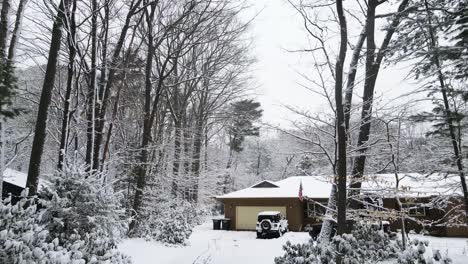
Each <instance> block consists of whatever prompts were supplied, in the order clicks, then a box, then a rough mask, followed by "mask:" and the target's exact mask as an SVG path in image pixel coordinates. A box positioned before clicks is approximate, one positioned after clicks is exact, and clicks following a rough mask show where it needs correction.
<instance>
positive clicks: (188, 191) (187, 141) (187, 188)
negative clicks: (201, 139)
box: [182, 111, 193, 201]
mask: <svg viewBox="0 0 468 264" xmlns="http://www.w3.org/2000/svg"><path fill="white" fill-rule="evenodd" d="M184 115H185V116H184V118H183V120H184V125H183V127H184V129H183V142H184V144H183V146H184V155H183V159H182V161H183V164H184V166H183V168H184V172H183V183H184V198H185V199H186V200H187V201H191V199H192V187H193V186H192V183H191V181H192V177H191V175H190V165H191V162H190V158H191V157H192V155H191V153H190V147H191V144H192V137H191V134H190V131H189V128H190V125H189V120H187V118H188V117H187V116H186V115H187V114H186V113H185V111H184Z"/></svg>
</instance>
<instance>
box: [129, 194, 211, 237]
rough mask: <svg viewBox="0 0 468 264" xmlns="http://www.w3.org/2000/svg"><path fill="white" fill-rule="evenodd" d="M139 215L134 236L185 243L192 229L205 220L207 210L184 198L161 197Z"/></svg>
mask: <svg viewBox="0 0 468 264" xmlns="http://www.w3.org/2000/svg"><path fill="white" fill-rule="evenodd" d="M148 209H150V210H146V214H145V215H142V216H140V217H139V219H144V220H140V221H138V222H139V224H138V226H137V230H136V232H135V233H134V236H138V237H144V238H146V239H154V240H156V241H160V242H163V243H167V244H184V243H185V242H186V240H187V239H188V237H189V236H190V235H191V234H192V229H193V228H194V227H195V226H197V225H200V224H202V223H203V222H204V217H205V216H206V215H207V214H208V211H207V210H204V209H200V207H199V206H196V205H194V204H191V203H189V202H188V201H185V200H182V199H170V198H160V199H159V200H158V202H157V203H154V205H152V206H149V208H148Z"/></svg>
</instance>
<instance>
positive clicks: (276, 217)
mask: <svg viewBox="0 0 468 264" xmlns="http://www.w3.org/2000/svg"><path fill="white" fill-rule="evenodd" d="M265 219H268V220H270V221H272V222H275V223H276V222H279V220H280V215H279V214H277V215H259V216H258V222H261V221H263V220H265Z"/></svg>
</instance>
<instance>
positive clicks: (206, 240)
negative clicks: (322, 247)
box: [119, 223, 309, 264]
mask: <svg viewBox="0 0 468 264" xmlns="http://www.w3.org/2000/svg"><path fill="white" fill-rule="evenodd" d="M308 239H309V235H308V234H307V233H300V232H288V233H286V234H285V235H284V236H283V237H281V238H273V239H256V234H255V232H240V231H222V230H212V224H211V223H205V224H203V225H201V226H198V227H196V228H195V229H194V231H193V234H192V235H191V236H190V238H189V241H188V245H187V246H177V247H169V246H164V245H162V244H160V243H157V242H147V241H145V240H144V239H129V240H125V241H124V242H123V243H121V244H120V245H119V249H120V250H121V251H122V252H123V253H125V254H127V255H130V256H132V259H133V263H135V264H192V263H196V264H201V263H211V264H231V263H232V264H239V263H240V264H272V263H273V259H274V258H275V257H276V256H280V255H282V254H283V250H282V246H283V245H284V244H285V243H286V241H287V240H290V241H291V242H292V243H299V242H301V243H302V242H306V241H307V240H308Z"/></svg>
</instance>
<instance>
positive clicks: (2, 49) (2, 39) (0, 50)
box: [0, 0, 11, 63]
mask: <svg viewBox="0 0 468 264" xmlns="http://www.w3.org/2000/svg"><path fill="white" fill-rule="evenodd" d="M10 5H11V3H10V0H3V3H2V11H1V13H0V56H1V59H2V60H3V61H2V63H5V61H4V60H5V59H6V43H7V38H8V14H9V12H10Z"/></svg>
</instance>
